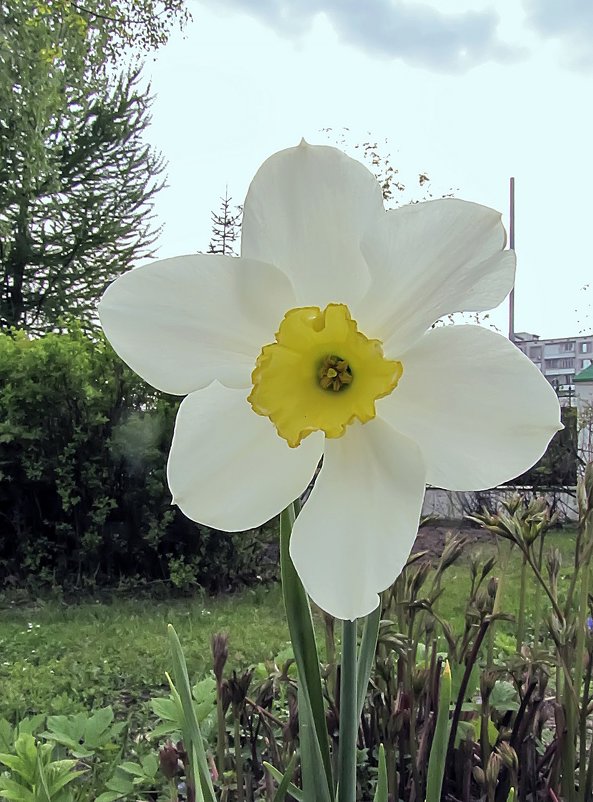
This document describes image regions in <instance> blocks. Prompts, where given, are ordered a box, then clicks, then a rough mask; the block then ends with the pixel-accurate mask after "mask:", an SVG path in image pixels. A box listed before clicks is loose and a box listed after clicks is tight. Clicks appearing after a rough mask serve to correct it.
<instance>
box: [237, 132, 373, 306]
mask: <svg viewBox="0 0 593 802" xmlns="http://www.w3.org/2000/svg"><path fill="white" fill-rule="evenodd" d="M382 214H383V197H382V194H381V188H380V187H379V184H378V183H377V181H376V179H375V178H374V176H373V175H372V174H371V173H370V172H369V171H368V170H367V168H366V167H364V166H363V165H362V164H360V162H357V161H354V160H353V159H350V158H349V157H348V156H346V155H345V154H344V153H342V152H341V151H339V150H336V148H329V147H315V146H311V145H308V144H307V143H306V142H304V141H303V142H302V143H301V144H300V145H299V146H298V147H296V148H289V149H288V150H283V151H281V152H280V153H276V154H275V155H274V156H272V157H271V158H269V159H268V160H267V161H266V162H264V164H263V165H262V166H261V167H260V169H259V171H258V172H257V174H256V176H255V178H254V179H253V181H252V183H251V186H250V187H249V192H248V193H247V198H246V200H245V208H244V212H243V226H242V233H241V253H242V255H243V256H246V257H249V258H250V259H259V260H261V261H263V262H270V263H271V264H274V265H276V266H277V267H279V268H280V269H281V270H283V271H284V272H285V273H286V275H287V276H289V277H290V280H291V281H292V283H293V285H294V287H295V290H296V293H297V299H298V304H299V306H309V305H318V306H320V307H324V306H325V305H326V304H328V303H331V302H339V303H346V304H351V303H353V302H354V301H356V300H360V298H361V297H362V295H363V293H364V292H365V291H366V289H367V287H368V283H369V276H368V270H367V267H366V264H365V261H364V259H363V257H362V254H361V252H360V241H361V238H362V236H363V235H364V233H365V231H366V230H367V229H368V227H369V225H370V224H371V223H372V222H374V220H375V219H376V218H377V217H378V216H379V215H382Z"/></svg>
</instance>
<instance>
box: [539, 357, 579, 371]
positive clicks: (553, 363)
mask: <svg viewBox="0 0 593 802" xmlns="http://www.w3.org/2000/svg"><path fill="white" fill-rule="evenodd" d="M554 368H574V359H546V369H550V370H552V369H554Z"/></svg>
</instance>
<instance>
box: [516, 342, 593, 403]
mask: <svg viewBox="0 0 593 802" xmlns="http://www.w3.org/2000/svg"><path fill="white" fill-rule="evenodd" d="M514 343H515V345H516V346H517V348H519V349H520V350H521V351H523V353H524V354H525V355H526V356H528V357H529V359H531V361H532V362H533V363H534V364H535V365H537V367H538V368H539V369H540V370H541V372H542V373H543V374H544V376H545V377H546V379H547V380H548V381H549V382H550V384H551V385H553V387H555V388H556V390H558V391H559V394H560V395H568V397H571V396H572V395H573V394H574V389H575V384H574V379H575V376H576V374H577V373H580V372H581V371H583V370H585V368H588V367H589V366H590V365H591V364H593V334H588V335H585V336H579V337H556V338H554V339H550V340H544V339H543V338H540V337H538V335H537V334H529V333H528V332H526V331H518V332H515V337H514Z"/></svg>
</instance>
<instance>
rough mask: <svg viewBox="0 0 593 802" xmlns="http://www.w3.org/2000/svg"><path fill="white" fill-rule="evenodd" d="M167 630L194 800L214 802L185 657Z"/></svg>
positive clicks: (174, 637)
mask: <svg viewBox="0 0 593 802" xmlns="http://www.w3.org/2000/svg"><path fill="white" fill-rule="evenodd" d="M167 630H168V634H169V643H170V646H171V655H172V657H173V676H174V678H175V686H176V688H175V689H176V692H177V696H178V698H179V703H180V705H181V710H182V712H183V719H184V723H185V734H186V737H187V738H188V739H189V743H188V744H186V748H187V749H188V754H189V755H190V758H191V759H192V763H194V764H195V771H196V773H195V775H194V780H195V784H196V794H197V795H198V798H197V800H196V802H199V800H200V798H201V799H203V800H204V802H216V797H215V795H214V787H213V785H212V778H211V777H210V770H209V768H208V761H207V760H206V752H205V751H204V741H203V740H202V733H201V732H200V726H199V724H198V719H197V718H196V711H195V709H194V705H193V699H192V693H191V687H190V684H189V675H188V673H187V665H186V662H185V657H184V656H183V650H182V649H181V644H180V642H179V638H178V637H177V633H176V632H175V630H174V629H173V627H172V626H171V624H169V626H168V627H167Z"/></svg>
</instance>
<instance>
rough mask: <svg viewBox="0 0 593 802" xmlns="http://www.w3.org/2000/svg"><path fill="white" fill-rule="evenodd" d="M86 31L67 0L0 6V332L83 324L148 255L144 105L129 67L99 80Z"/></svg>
mask: <svg viewBox="0 0 593 802" xmlns="http://www.w3.org/2000/svg"><path fill="white" fill-rule="evenodd" d="M112 6H115V4H114V3H113V4H112ZM85 14H86V16H85ZM89 20H92V18H91V17H89V15H88V13H86V12H79V11H77V10H76V8H75V7H74V5H73V4H72V3H71V2H70V1H69V0H47V2H43V1H42V0H0V109H1V110H2V112H1V114H0V330H2V329H5V330H6V329H9V328H11V327H20V328H25V329H27V330H29V331H31V332H34V333H41V332H43V331H47V330H51V329H52V328H55V327H56V326H57V325H58V321H59V320H60V319H61V318H63V317H64V316H68V315H75V316H76V317H78V318H81V319H82V320H83V321H87V322H89V323H92V322H94V321H95V319H96V318H95V313H94V309H95V305H96V302H97V300H98V298H99V297H100V295H101V293H102V291H103V289H104V288H105V286H106V284H107V283H109V282H110V281H111V280H112V279H113V278H115V276H117V275H118V274H119V273H121V272H123V271H124V270H126V269H128V268H129V267H131V266H132V263H133V262H135V261H136V260H138V259H140V258H142V257H148V256H151V255H152V245H153V243H154V241H155V238H156V235H157V233H158V232H157V231H156V229H155V227H154V225H153V218H152V214H151V208H152V199H153V197H154V194H155V193H156V192H157V191H158V189H159V188H160V186H161V178H160V176H161V173H162V169H163V164H162V160H161V159H160V157H159V155H158V154H156V153H155V152H154V151H153V150H152V149H151V148H150V147H149V146H148V145H147V144H146V142H145V141H144V139H143V135H144V132H145V130H146V127H147V125H148V123H149V121H150V116H149V111H150V103H151V100H150V97H149V96H148V94H147V91H146V89H144V88H141V86H140V73H139V68H138V67H136V68H134V69H133V70H131V71H130V72H124V73H122V74H121V75H120V77H119V78H118V77H113V70H111V71H109V70H107V69H106V64H107V59H108V56H107V51H106V48H105V38H104V37H103V39H101V37H100V36H99V34H98V32H97V31H98V30H99V29H97V28H93V27H92V21H89ZM100 41H102V42H103V44H102V45H101V46H99V45H98V42H100Z"/></svg>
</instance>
